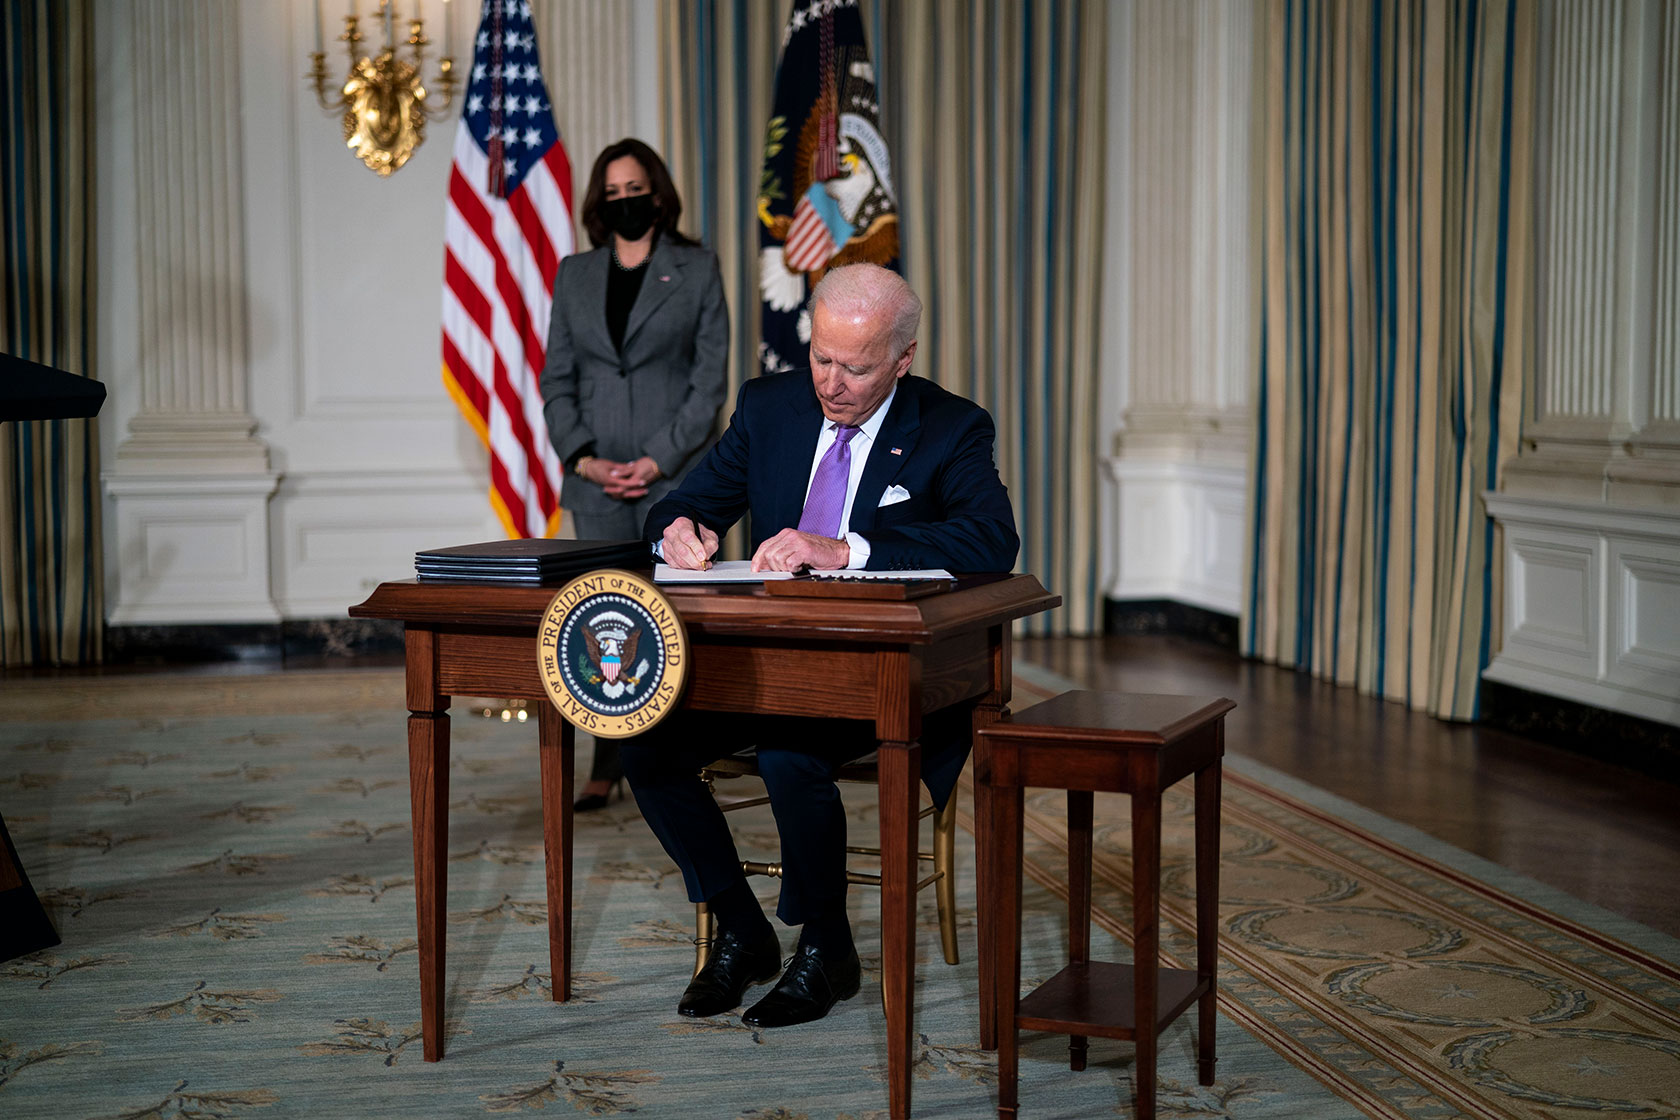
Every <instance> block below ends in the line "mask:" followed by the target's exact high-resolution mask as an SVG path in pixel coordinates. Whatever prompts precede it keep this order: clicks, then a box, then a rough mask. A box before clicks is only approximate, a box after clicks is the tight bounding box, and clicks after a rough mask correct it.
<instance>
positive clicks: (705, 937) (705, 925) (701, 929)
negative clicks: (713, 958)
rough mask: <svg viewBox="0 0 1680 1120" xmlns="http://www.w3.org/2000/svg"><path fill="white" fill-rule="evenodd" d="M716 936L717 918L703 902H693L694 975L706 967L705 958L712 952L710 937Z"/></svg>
mask: <svg viewBox="0 0 1680 1120" xmlns="http://www.w3.org/2000/svg"><path fill="white" fill-rule="evenodd" d="M716 936H717V919H716V918H714V917H712V908H711V907H709V906H707V905H706V904H705V903H704V902H696V903H695V904H694V975H693V976H690V977H689V979H690V980H692V979H694V976H698V975H700V970H701V969H702V968H705V967H706V958H707V957H708V956H710V955H711V952H712V938H714V937H716Z"/></svg>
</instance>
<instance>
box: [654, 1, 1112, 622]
mask: <svg viewBox="0 0 1680 1120" xmlns="http://www.w3.org/2000/svg"><path fill="white" fill-rule="evenodd" d="M860 8H861V14H862V17H863V25H864V29H865V33H866V35H867V36H868V39H869V51H870V55H871V58H872V60H873V63H874V66H875V70H876V77H877V86H878V90H879V93H880V98H881V126H882V131H883V133H884V134H885V138H886V141H887V144H888V147H889V149H890V152H891V155H892V159H893V171H894V178H895V181H896V184H897V186H898V189H899V200H898V201H899V213H900V223H901V225H900V229H901V236H902V245H903V269H904V274H905V277H906V279H908V280H909V281H910V283H911V284H912V285H913V286H914V287H915V288H916V290H917V292H918V294H920V295H921V297H922V299H923V302H924V304H925V305H926V314H925V315H924V318H923V324H922V331H921V345H920V347H919V348H918V350H917V359H916V364H917V372H919V373H920V374H922V375H923V376H925V377H928V378H930V379H932V380H934V381H937V382H939V383H940V384H942V385H945V386H946V387H947V388H949V389H951V390H953V391H954V392H958V393H962V394H964V395H965V396H968V397H970V398H972V399H973V400H976V401H978V402H979V403H980V404H982V405H984V406H985V407H986V408H987V409H989V410H990V411H991V413H992V416H993V417H994V418H995V419H996V420H997V425H998V448H997V450H998V466H999V469H1000V471H1001V473H1002V475H1003V479H1004V482H1005V483H1006V484H1007V485H1008V487H1009V492H1010V496H1011V497H1012V498H1013V500H1014V504H1015V512H1016V517H1017V520H1018V522H1019V525H1020V530H1021V540H1022V551H1021V560H1020V568H1021V570H1023V571H1028V572H1031V573H1033V574H1034V575H1036V576H1038V577H1039V579H1040V580H1041V581H1042V582H1043V583H1044V584H1045V586H1046V587H1048V588H1049V589H1050V590H1052V591H1055V592H1058V593H1059V594H1061V595H1062V596H1063V598H1064V600H1065V605H1064V606H1063V608H1062V609H1061V610H1059V611H1055V612H1052V613H1051V614H1049V615H1045V616H1040V617H1038V618H1036V619H1033V620H1031V621H1030V624H1029V625H1028V626H1027V627H1026V629H1028V630H1029V631H1030V632H1033V633H1089V632H1092V631H1093V630H1095V629H1096V627H1097V625H1098V622H1099V613H1100V611H1099V607H1100V591H1099V589H1098V586H1097V552H1098V549H1097V540H1096V534H1097V524H1098V518H1097V512H1098V511H1097V494H1098V477H1097V458H1098V448H1097V384H1098V382H1097V378H1098V360H1097V353H1098V329H1097V328H1098V323H1097V307H1098V306H1099V297H1100V290H1099V283H1100V265H1101V260H1100V251H1101V245H1102V233H1103V230H1102V214H1101V210H1100V205H1099V203H1100V199H1101V196H1102V191H1101V184H1102V179H1103V170H1102V169H1103V148H1102V145H1103V127H1104V106H1105V96H1104V90H1105V81H1106V77H1105V62H1106V60H1105V58H1104V54H1103V51H1104V47H1105V43H1106V29H1105V19H1106V14H1107V7H1106V4H1105V3H1103V2H1102V0H1054V2H1045V3H1035V4H1026V3H1020V2H1018V0H878V2H875V3H863V4H860ZM788 11H789V4H788V3H787V0H665V6H664V9H663V15H664V27H663V29H662V35H661V48H660V51H661V60H662V63H663V65H662V71H663V73H664V74H665V75H666V76H667V85H666V87H665V88H664V90H663V91H662V92H663V102H664V105H665V110H666V113H665V129H666V133H665V138H664V143H665V148H666V153H667V156H668V157H670V159H671V162H672V166H673V172H674V173H675V174H677V175H679V177H680V182H681V185H682V187H683V198H684V202H685V205H689V206H694V205H696V202H697V201H698V209H697V211H696V213H697V214H704V215H706V217H705V218H704V219H703V220H704V223H705V224H704V229H705V233H706V236H707V238H708V239H709V240H710V241H711V242H712V244H714V245H715V246H717V247H718V248H719V251H720V256H722V258H723V269H724V279H725V283H726V284H727V285H728V290H729V302H730V311H731V315H732V317H733V320H734V327H735V334H734V350H733V355H732V359H731V361H732V366H733V370H732V373H733V376H734V377H735V378H736V379H737V380H738V379H739V378H742V377H748V376H752V375H753V374H754V373H755V372H756V353H757V348H758V300H759V296H758V272H757V267H758V266H757V245H758V239H757V232H756V226H755V225H754V224H753V223H754V221H755V219H754V209H753V199H754V197H755V195H756V192H757V188H758V176H759V165H760V162H761V157H762V153H763V139H764V137H763V133H764V128H765V125H766V123H767V122H768V120H769V112H770V100H771V83H772V81H773V80H774V77H775V67H776V62H777V57H778V52H779V50H780V44H781V34H782V29H783V27H784V26H785V24H786V21H787V18H788Z"/></svg>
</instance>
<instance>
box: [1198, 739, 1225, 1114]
mask: <svg viewBox="0 0 1680 1120" xmlns="http://www.w3.org/2000/svg"><path fill="white" fill-rule="evenodd" d="M1224 731H1225V729H1224V725H1223V723H1221V725H1220V727H1219V734H1221V735H1223V734H1224ZM1221 776H1222V775H1221V771H1220V767H1219V764H1218V763H1217V762H1216V763H1214V764H1213V765H1212V766H1209V767H1207V768H1206V769H1203V770H1199V771H1197V772H1196V978H1197V980H1198V981H1199V982H1200V983H1203V984H1205V985H1207V991H1205V992H1204V993H1203V994H1202V997H1201V998H1200V999H1199V1000H1197V1002H1196V1079H1197V1080H1198V1081H1200V1082H1201V1083H1202V1084H1203V1085H1212V1084H1213V1066H1214V1060H1215V1059H1214V1037H1215V1031H1216V1030H1217V1025H1216V1023H1215V1022H1214V1018H1215V1015H1216V1014H1217V1012H1218V1008H1219V787H1220V783H1221Z"/></svg>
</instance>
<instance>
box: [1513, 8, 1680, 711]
mask: <svg viewBox="0 0 1680 1120" xmlns="http://www.w3.org/2000/svg"><path fill="white" fill-rule="evenodd" d="M1540 12H1541V23H1540V40H1539V44H1538V45H1539V48H1540V49H1539V58H1540V60H1541V67H1542V69H1541V80H1540V82H1539V83H1538V89H1539V90H1540V91H1541V95H1542V96H1543V97H1546V98H1549V101H1548V104H1547V109H1548V113H1547V115H1546V117H1545V118H1544V119H1543V121H1542V126H1541V130H1540V135H1539V137H1538V139H1539V141H1540V142H1539V143H1538V144H1537V145H1536V153H1537V166H1536V169H1535V171H1536V180H1535V181H1536V183H1537V184H1539V185H1540V187H1541V193H1540V195H1539V197H1538V198H1537V203H1538V206H1539V247H1540V252H1539V254H1538V260H1537V273H1536V281H1537V283H1536V289H1535V296H1536V303H1537V308H1536V311H1537V315H1536V325H1537V327H1538V337H1537V340H1536V342H1537V345H1536V353H1535V360H1534V367H1533V370H1532V379H1531V383H1530V393H1529V412H1528V416H1527V418H1526V423H1525V425H1524V431H1523V436H1524V447H1523V449H1522V451H1521V452H1520V453H1519V454H1518V456H1517V457H1516V458H1515V459H1514V460H1512V461H1510V462H1507V463H1506V464H1504V466H1503V478H1502V481H1501V485H1500V490H1499V492H1498V493H1496V494H1490V495H1488V499H1487V504H1488V511H1489V513H1490V514H1491V515H1492V516H1493V517H1494V518H1495V520H1496V521H1497V522H1498V523H1499V526H1500V528H1501V530H1502V532H1501V540H1502V544H1503V564H1504V586H1505V594H1504V603H1503V608H1502V615H1503V619H1502V628H1503V640H1502V642H1501V646H1500V650H1499V654H1498V656H1497V657H1495V658H1494V660H1493V662H1492V664H1491V665H1489V666H1488V668H1487V670H1486V672H1485V674H1484V675H1485V676H1486V677H1487V678H1488V679H1490V680H1495V681H1500V682H1503V683H1505V684H1510V685H1516V686H1518V687H1521V688H1526V689H1529V690H1532V691H1535V692H1541V693H1545V694H1548V695H1553V696H1562V697H1565V698H1567V699H1571V700H1576V701H1579V702H1581V703H1585V704H1590V705H1593V706H1596V707H1602V708H1608V709H1611V710H1614V711H1620V712H1626V713H1629V714H1633V715H1638V716H1643V717H1646V718H1649V719H1656V720H1663V721H1666V722H1669V723H1676V724H1680V701H1677V700H1676V697H1675V688H1674V682H1675V681H1676V680H1680V5H1677V4H1673V3H1662V2H1658V0H1615V2H1614V3H1610V2H1604V0H1558V2H1557V3H1554V4H1550V5H1542V6H1541V8H1540ZM1548 68H1549V76H1548Z"/></svg>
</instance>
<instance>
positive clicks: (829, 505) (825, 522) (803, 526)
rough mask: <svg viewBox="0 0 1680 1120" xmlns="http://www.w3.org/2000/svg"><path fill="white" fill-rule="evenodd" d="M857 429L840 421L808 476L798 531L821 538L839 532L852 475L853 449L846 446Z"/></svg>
mask: <svg viewBox="0 0 1680 1120" xmlns="http://www.w3.org/2000/svg"><path fill="white" fill-rule="evenodd" d="M857 433H858V430H857V429H856V428H848V427H847V426H846V425H844V424H839V425H837V426H836V427H835V429H834V442H833V443H832V444H831V445H829V448H828V451H827V453H826V454H824V455H823V457H822V462H820V463H818V464H817V473H816V474H814V475H812V476H811V490H810V492H809V493H808V494H806V495H805V512H804V513H802V514H800V515H799V531H800V532H801V533H815V534H817V535H818V536H822V537H838V536H839V535H840V514H841V513H842V512H844V510H845V508H846V484H847V483H848V482H850V481H851V477H852V449H851V447H850V446H848V445H849V444H850V443H851V439H852V437H853V436H855V435H857Z"/></svg>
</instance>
